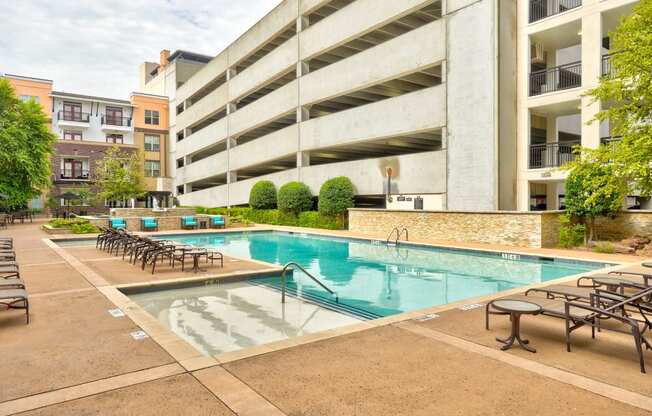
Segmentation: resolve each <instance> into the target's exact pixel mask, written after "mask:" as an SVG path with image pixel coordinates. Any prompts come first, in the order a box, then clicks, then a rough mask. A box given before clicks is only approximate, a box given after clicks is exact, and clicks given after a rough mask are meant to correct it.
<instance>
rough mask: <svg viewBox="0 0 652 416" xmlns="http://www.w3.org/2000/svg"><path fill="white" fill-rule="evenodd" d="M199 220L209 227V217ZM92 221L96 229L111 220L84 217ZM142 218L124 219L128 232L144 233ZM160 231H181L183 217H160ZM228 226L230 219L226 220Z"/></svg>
mask: <svg viewBox="0 0 652 416" xmlns="http://www.w3.org/2000/svg"><path fill="white" fill-rule="evenodd" d="M195 217H197V220H198V221H200V220H205V221H206V222H207V223H206V224H207V227H208V225H209V224H208V221H209V216H208V215H195ZM83 218H86V219H88V220H89V221H90V223H91V224H93V225H94V226H96V227H108V226H109V218H97V217H83ZM141 219H142V218H141V217H124V220H125V223H127V230H129V231H142V230H141ZM157 220H158V230H159V231H174V230H181V216H175V217H171V216H167V217H158V218H157ZM225 222H226V223H227V226H228V222H229V221H228V217H227V218H226V221H225Z"/></svg>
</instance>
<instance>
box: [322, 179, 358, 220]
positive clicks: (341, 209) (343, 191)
mask: <svg viewBox="0 0 652 416" xmlns="http://www.w3.org/2000/svg"><path fill="white" fill-rule="evenodd" d="M351 207H353V184H352V183H351V180H350V179H349V178H347V177H346V176H338V177H337V178H333V179H329V180H327V181H326V182H324V184H323V185H322V186H321V188H320V189H319V204H318V208H319V213H320V214H322V215H341V214H343V213H345V212H346V210H347V208H351Z"/></svg>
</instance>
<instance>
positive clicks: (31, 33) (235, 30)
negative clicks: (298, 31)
mask: <svg viewBox="0 0 652 416" xmlns="http://www.w3.org/2000/svg"><path fill="white" fill-rule="evenodd" d="M279 3H280V0H237V1H233V0H111V1H94V2H85V1H84V2H82V1H72V0H61V1H58V2H52V1H50V0H21V1H8V2H6V3H5V4H4V5H3V11H2V13H1V14H0V28H2V29H1V32H2V35H1V36H0V72H7V73H11V74H19V75H26V76H32V77H38V78H47V79H52V80H54V88H55V89H56V90H59V91H67V92H75V93H80V94H89V95H99V96H107V97H113V98H127V97H128V94H129V93H130V92H131V91H136V90H138V66H139V65H140V64H141V63H142V62H144V61H153V62H158V55H159V51H160V50H161V49H170V50H171V51H174V50H176V49H185V50H189V51H193V52H198V53H202V54H206V55H216V54H217V53H219V52H220V51H221V50H222V49H224V48H225V47H226V46H228V45H229V44H230V43H231V42H233V41H234V40H235V39H236V38H237V37H238V36H240V35H241V34H242V33H244V32H245V31H246V30H247V29H248V28H249V27H251V26H252V25H253V24H254V23H256V22H257V21H258V20H260V18H261V17H263V16H264V15H265V14H266V13H267V12H269V11H270V10H271V9H272V8H274V7H275V6H276V5H277V4H279Z"/></svg>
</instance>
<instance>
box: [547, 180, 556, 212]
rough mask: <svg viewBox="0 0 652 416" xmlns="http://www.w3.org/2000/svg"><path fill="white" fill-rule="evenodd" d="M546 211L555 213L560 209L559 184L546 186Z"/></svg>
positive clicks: (553, 183) (551, 183) (554, 183)
mask: <svg viewBox="0 0 652 416" xmlns="http://www.w3.org/2000/svg"><path fill="white" fill-rule="evenodd" d="M546 209H547V210H548V211H554V210H557V209H559V198H558V197H557V182H549V183H547V184H546Z"/></svg>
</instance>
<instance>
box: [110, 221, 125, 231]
mask: <svg viewBox="0 0 652 416" xmlns="http://www.w3.org/2000/svg"><path fill="white" fill-rule="evenodd" d="M109 227H111V228H113V229H114V230H120V229H126V228H127V223H126V222H125V219H124V218H111V219H109Z"/></svg>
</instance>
